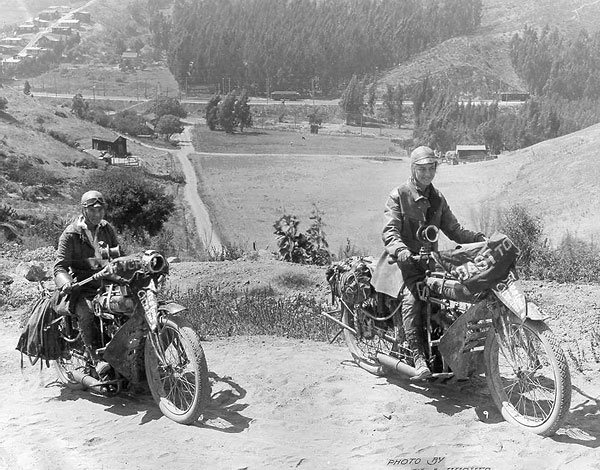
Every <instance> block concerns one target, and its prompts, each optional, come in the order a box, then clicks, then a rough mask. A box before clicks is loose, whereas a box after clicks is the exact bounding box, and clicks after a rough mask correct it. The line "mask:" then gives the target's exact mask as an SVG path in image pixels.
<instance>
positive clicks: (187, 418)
mask: <svg viewBox="0 0 600 470" xmlns="http://www.w3.org/2000/svg"><path fill="white" fill-rule="evenodd" d="M101 252H102V258H101V259H97V260H91V261H92V262H96V263H98V267H100V268H101V269H100V270H99V271H98V272H97V273H96V274H94V275H93V276H92V277H90V278H88V279H86V280H83V281H81V282H79V283H77V284H76V286H77V287H79V288H83V287H85V285H86V284H88V283H89V282H90V281H92V280H96V281H98V280H99V281H101V287H100V288H99V289H98V291H97V293H96V295H95V297H94V298H93V301H92V303H93V308H94V314H95V316H96V319H97V321H98V323H99V326H100V333H101V342H102V344H101V347H100V348H99V349H98V350H97V354H98V355H99V356H100V358H101V360H102V361H103V362H102V363H103V365H105V366H106V367H104V370H98V365H99V361H98V362H97V361H94V360H92V358H91V356H90V354H89V352H88V351H87V350H86V348H85V347H84V344H83V342H82V339H81V334H80V332H79V329H78V325H77V318H76V316H75V315H73V314H71V313H69V312H68V311H67V312H61V313H62V315H61V316H60V317H59V323H58V328H59V331H60V336H61V338H62V340H63V341H64V343H63V344H64V347H63V353H62V354H61V355H60V357H58V358H57V359H56V370H57V372H58V377H59V380H60V381H61V382H62V383H63V384H65V385H66V386H67V387H69V388H73V389H85V388H87V389H91V390H93V391H96V392H100V393H106V394H114V393H118V392H120V391H122V390H123V389H125V388H126V387H129V388H131V387H132V385H138V386H139V385H141V384H144V381H147V384H148V386H149V388H150V392H151V393H152V397H153V398H154V400H155V401H156V403H157V404H158V406H159V408H160V410H161V412H162V413H163V414H164V415H165V416H167V417H168V418H170V419H172V420H173V421H175V422H177V423H181V424H191V423H194V422H195V421H196V420H197V419H198V417H199V416H200V414H201V413H202V412H203V411H204V408H205V407H206V405H207V403H208V401H209V399H210V385H209V380H208V369H207V364H206V358H205V356H204V351H203V349H202V346H201V344H200V340H199V337H198V334H197V333H196V332H195V331H194V329H193V328H192V327H191V325H190V324H189V322H188V321H187V320H185V319H184V318H183V317H181V316H180V314H181V313H182V312H183V311H184V310H185V307H183V306H181V305H179V304H176V303H174V302H167V301H163V300H159V299H158V298H157V295H158V293H159V289H160V288H161V287H162V286H163V284H164V281H165V279H166V276H167V274H168V271H169V263H168V261H167V260H166V259H165V258H164V257H163V256H162V255H161V254H160V253H158V252H156V251H150V250H149V251H145V252H143V253H138V254H134V255H129V256H119V250H118V249H114V248H113V249H104V250H101ZM106 363H108V364H110V366H111V367H108V366H107V364H106Z"/></svg>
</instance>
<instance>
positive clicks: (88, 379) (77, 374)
mask: <svg viewBox="0 0 600 470" xmlns="http://www.w3.org/2000/svg"><path fill="white" fill-rule="evenodd" d="M70 375H71V378H72V379H73V380H75V381H76V382H79V383H80V384H81V385H83V386H84V387H86V388H97V387H101V386H103V385H105V384H104V382H101V381H100V380H98V379H95V378H94V377H92V376H91V375H89V374H84V373H83V372H81V371H79V370H74V371H71V372H70Z"/></svg>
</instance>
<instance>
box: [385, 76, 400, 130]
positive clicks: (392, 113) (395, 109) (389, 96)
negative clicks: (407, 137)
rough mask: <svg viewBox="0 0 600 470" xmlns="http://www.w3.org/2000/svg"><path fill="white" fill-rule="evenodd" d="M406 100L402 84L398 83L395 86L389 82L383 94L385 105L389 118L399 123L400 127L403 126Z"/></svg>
mask: <svg viewBox="0 0 600 470" xmlns="http://www.w3.org/2000/svg"><path fill="white" fill-rule="evenodd" d="M403 101H404V90H403V89H402V85H400V84H398V85H396V86H395V87H394V86H393V85H390V84H388V85H387V87H386V92H385V94H384V95H383V105H384V106H385V108H386V110H387V112H388V115H389V118H390V120H391V121H392V122H395V123H396V124H398V128H400V127H402V124H403V122H404V115H403V109H402V103H403Z"/></svg>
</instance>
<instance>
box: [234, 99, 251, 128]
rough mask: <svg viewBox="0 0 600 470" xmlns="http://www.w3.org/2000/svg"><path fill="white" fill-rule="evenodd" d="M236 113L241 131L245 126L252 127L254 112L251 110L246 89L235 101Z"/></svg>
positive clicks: (237, 124)
mask: <svg viewBox="0 0 600 470" xmlns="http://www.w3.org/2000/svg"><path fill="white" fill-rule="evenodd" d="M234 113H235V121H236V126H239V128H240V132H244V127H252V113H251V112H250V105H249V104H248V93H247V92H246V90H244V91H243V92H242V96H240V97H239V98H238V99H237V100H236V101H235V106H234Z"/></svg>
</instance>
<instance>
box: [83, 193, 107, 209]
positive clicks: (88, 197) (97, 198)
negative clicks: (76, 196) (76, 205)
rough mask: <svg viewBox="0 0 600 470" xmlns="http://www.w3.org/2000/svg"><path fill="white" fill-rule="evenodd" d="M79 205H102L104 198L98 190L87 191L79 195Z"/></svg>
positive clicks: (104, 202)
mask: <svg viewBox="0 0 600 470" xmlns="http://www.w3.org/2000/svg"><path fill="white" fill-rule="evenodd" d="M81 205H82V206H83V207H104V206H106V200H105V199H104V196H103V195H102V193H101V192H100V191H87V192H86V193H83V196H81Z"/></svg>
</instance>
